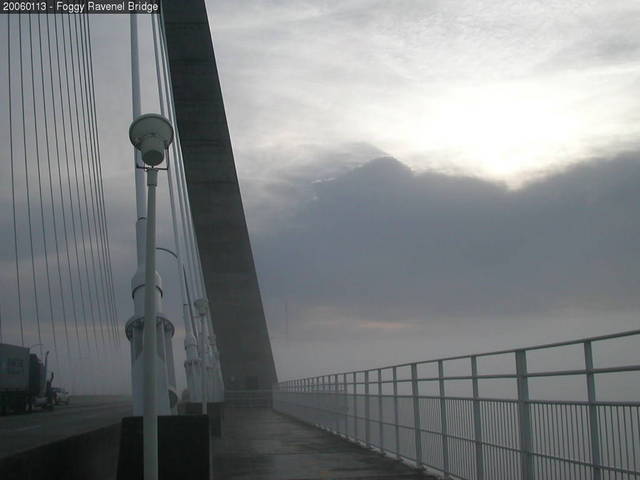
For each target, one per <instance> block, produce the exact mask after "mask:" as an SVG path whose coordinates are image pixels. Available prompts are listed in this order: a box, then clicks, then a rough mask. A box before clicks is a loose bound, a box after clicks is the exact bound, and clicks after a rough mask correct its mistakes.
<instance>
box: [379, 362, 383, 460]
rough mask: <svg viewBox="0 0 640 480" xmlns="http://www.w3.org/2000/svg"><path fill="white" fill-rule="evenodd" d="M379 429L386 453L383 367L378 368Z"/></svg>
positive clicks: (381, 443) (381, 446)
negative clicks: (383, 421) (383, 417)
mask: <svg viewBox="0 0 640 480" xmlns="http://www.w3.org/2000/svg"><path fill="white" fill-rule="evenodd" d="M378 420H379V423H378V431H379V435H380V451H381V452H382V453H384V437H383V436H382V434H383V433H384V428H383V427H384V425H383V423H382V369H381V368H379V369H378Z"/></svg>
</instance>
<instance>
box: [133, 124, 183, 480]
mask: <svg viewBox="0 0 640 480" xmlns="http://www.w3.org/2000/svg"><path fill="white" fill-rule="evenodd" d="M129 139H130V140H131V143H132V144H133V146H134V147H135V148H136V149H138V150H140V152H141V153H142V155H141V156H142V161H143V162H144V163H145V165H146V167H143V168H144V169H145V170H146V172H147V231H146V251H145V258H146V261H145V289H144V294H145V295H144V325H143V329H144V330H143V331H144V339H143V349H144V350H143V354H144V357H143V358H144V390H143V398H144V410H143V427H142V430H143V444H144V445H143V456H144V479H145V480H157V478H158V416H157V410H156V368H155V367H156V365H155V364H156V349H157V337H156V322H157V316H158V315H157V311H156V292H155V290H156V288H155V286H156V279H155V272H156V187H157V186H158V168H156V167H157V166H158V165H160V164H161V163H162V161H163V160H164V153H165V150H166V149H167V148H168V147H169V145H170V144H171V142H172V141H173V128H172V127H171V124H170V123H169V121H168V120H167V119H166V118H164V117H163V116H162V115H158V114H155V113H149V114H146V115H142V116H140V117H138V118H136V119H135V120H134V121H133V123H132V124H131V127H129Z"/></svg>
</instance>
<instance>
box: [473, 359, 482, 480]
mask: <svg viewBox="0 0 640 480" xmlns="http://www.w3.org/2000/svg"><path fill="white" fill-rule="evenodd" d="M471 377H472V378H471V382H472V384H473V436H474V441H475V444H476V480H484V458H483V456H482V455H483V452H482V417H481V413H480V392H479V388H478V358H477V357H476V356H475V355H474V356H472V357H471Z"/></svg>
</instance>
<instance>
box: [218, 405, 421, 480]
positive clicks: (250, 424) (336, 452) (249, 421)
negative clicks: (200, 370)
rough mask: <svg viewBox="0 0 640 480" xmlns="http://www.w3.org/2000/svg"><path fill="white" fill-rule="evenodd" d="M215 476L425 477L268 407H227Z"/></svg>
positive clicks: (283, 479) (272, 479)
mask: <svg viewBox="0 0 640 480" xmlns="http://www.w3.org/2000/svg"><path fill="white" fill-rule="evenodd" d="M212 471H213V479H214V480H231V479H233V480H249V479H251V480H293V479H296V480H297V479H299V480H302V479H304V480H315V479H323V480H326V479H334V478H335V479H341V480H347V479H353V480H356V479H369V478H370V479H373V480H392V479H402V480H407V479H421V480H425V479H427V478H433V477H428V476H426V475H422V474H420V473H419V472H417V471H416V470H414V469H412V468H410V467H408V466H407V465H404V464H402V463H400V462H398V461H396V460H393V459H391V458H388V457H385V456H383V455H381V454H379V453H375V452H373V451H370V450H367V449H365V448H363V447H360V446H358V445H355V444H353V443H351V442H348V441H347V440H344V439H342V438H338V437H336V436H335V435H332V434H330V433H327V432H325V431H322V430H320V429H317V428H315V427H312V426H309V425H306V424H304V423H302V422H299V421H297V420H294V419H291V418H289V417H286V416H284V415H282V414H280V413H277V412H274V411H273V410H271V409H267V408H262V409H258V408H227V409H225V418H224V422H223V431H222V437H221V438H219V439H215V440H214V444H213V458H212Z"/></svg>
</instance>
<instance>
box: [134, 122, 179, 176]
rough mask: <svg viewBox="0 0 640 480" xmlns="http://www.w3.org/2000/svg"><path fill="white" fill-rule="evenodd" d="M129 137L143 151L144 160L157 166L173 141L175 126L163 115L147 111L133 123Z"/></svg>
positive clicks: (150, 164) (151, 165) (152, 165)
mask: <svg viewBox="0 0 640 480" xmlns="http://www.w3.org/2000/svg"><path fill="white" fill-rule="evenodd" d="M129 139H130V140H131V143H132V144H133V146H134V147H135V148H137V149H138V150H140V152H141V153H142V161H143V162H144V163H145V164H147V165H149V166H150V167H155V166H157V165H160V164H161V163H162V160H163V159H164V151H165V150H166V149H167V148H169V145H171V142H172V141H173V127H172V126H171V124H170V123H169V120H167V119H166V118H164V117H163V116H162V115H158V114H157V113H147V114H145V115H141V116H139V117H138V118H136V119H135V120H134V121H133V123H131V126H130V127H129Z"/></svg>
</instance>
